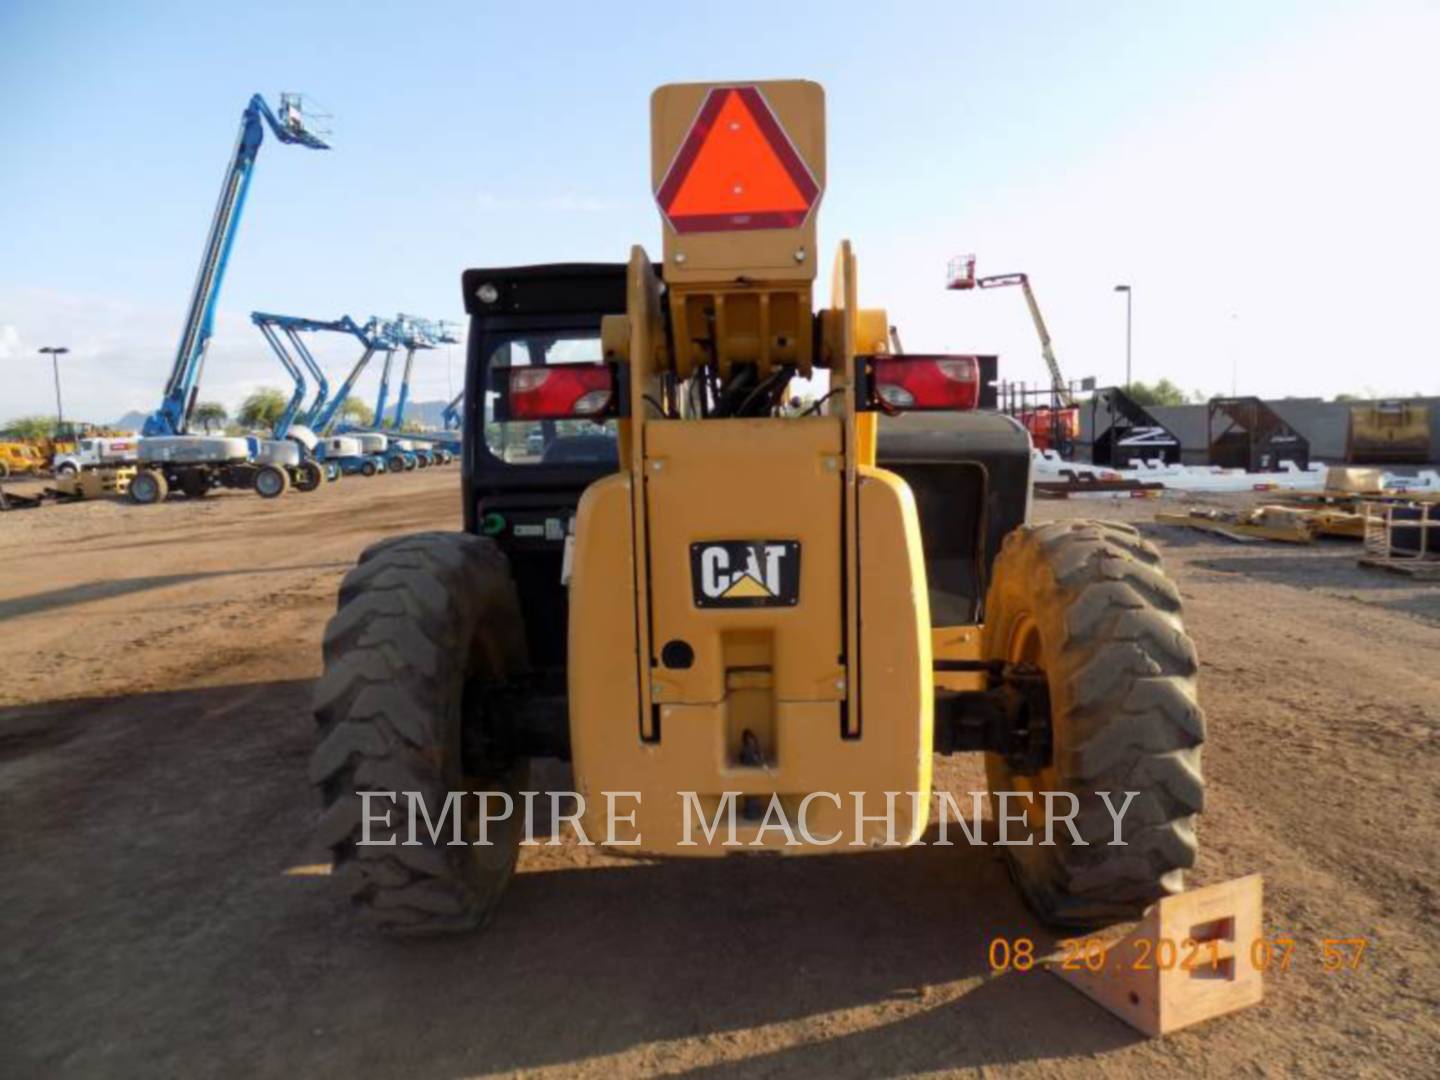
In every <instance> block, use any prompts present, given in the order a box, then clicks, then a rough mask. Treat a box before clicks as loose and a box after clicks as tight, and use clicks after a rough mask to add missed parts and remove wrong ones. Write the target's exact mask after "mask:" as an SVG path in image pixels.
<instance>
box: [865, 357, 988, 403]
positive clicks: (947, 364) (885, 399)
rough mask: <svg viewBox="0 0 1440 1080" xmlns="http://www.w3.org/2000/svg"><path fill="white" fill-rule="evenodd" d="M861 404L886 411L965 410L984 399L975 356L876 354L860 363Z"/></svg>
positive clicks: (977, 360)
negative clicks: (981, 397)
mask: <svg viewBox="0 0 1440 1080" xmlns="http://www.w3.org/2000/svg"><path fill="white" fill-rule="evenodd" d="M860 371H861V380H860V383H861V385H860V387H859V389H860V391H861V393H860V407H861V408H863V409H871V410H878V411H880V412H885V413H900V412H962V411H965V410H967V409H973V408H975V407H976V405H977V404H978V403H979V401H980V360H979V358H978V357H974V356H921V355H912V354H906V355H904V356H872V357H864V358H862V362H861V364H860Z"/></svg>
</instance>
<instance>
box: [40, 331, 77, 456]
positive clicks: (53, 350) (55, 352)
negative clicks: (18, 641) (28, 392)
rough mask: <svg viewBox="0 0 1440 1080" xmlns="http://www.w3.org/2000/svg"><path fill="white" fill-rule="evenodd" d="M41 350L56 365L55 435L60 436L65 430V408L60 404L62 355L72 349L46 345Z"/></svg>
mask: <svg viewBox="0 0 1440 1080" xmlns="http://www.w3.org/2000/svg"><path fill="white" fill-rule="evenodd" d="M40 351H41V352H42V353H46V354H48V355H49V357H50V363H51V364H53V365H54V367H55V436H56V438H59V437H60V435H61V434H62V433H63V432H64V431H65V408H64V406H62V405H61V404H60V357H62V356H64V355H65V354H66V353H68V352H69V351H70V350H69V349H67V348H65V346H63V345H60V346H55V345H46V346H45V347H44V348H42V349H41V350H40Z"/></svg>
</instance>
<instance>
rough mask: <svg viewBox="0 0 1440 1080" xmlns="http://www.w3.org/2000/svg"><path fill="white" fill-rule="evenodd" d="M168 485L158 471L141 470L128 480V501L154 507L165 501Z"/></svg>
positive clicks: (163, 475) (168, 492)
mask: <svg viewBox="0 0 1440 1080" xmlns="http://www.w3.org/2000/svg"><path fill="white" fill-rule="evenodd" d="M168 494H170V485H169V484H167V483H166V482H165V474H164V473H162V472H161V471H160V470H159V469H141V470H140V471H139V472H138V473H136V474H135V475H134V476H133V477H131V479H130V501H131V502H133V503H137V504H139V505H140V506H154V505H155V504H156V503H162V502H164V501H165V496H166V495H168Z"/></svg>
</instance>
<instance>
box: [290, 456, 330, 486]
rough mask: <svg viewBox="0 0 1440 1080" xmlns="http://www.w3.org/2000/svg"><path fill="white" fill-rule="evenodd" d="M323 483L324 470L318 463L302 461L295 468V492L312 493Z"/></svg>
mask: <svg viewBox="0 0 1440 1080" xmlns="http://www.w3.org/2000/svg"><path fill="white" fill-rule="evenodd" d="M324 483H325V469H324V468H323V467H322V466H321V464H320V463H319V462H318V461H302V462H301V463H300V464H299V465H297V466H296V467H295V490H296V491H306V492H309V491H314V490H315V489H316V488H318V487H320V486H321V485H322V484H324Z"/></svg>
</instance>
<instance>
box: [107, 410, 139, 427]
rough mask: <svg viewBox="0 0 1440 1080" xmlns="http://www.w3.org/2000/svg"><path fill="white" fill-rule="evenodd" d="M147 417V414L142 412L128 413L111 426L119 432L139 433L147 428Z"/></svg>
mask: <svg viewBox="0 0 1440 1080" xmlns="http://www.w3.org/2000/svg"><path fill="white" fill-rule="evenodd" d="M145 416H146V414H145V413H142V412H134V411H131V412H127V413H126V414H125V415H124V416H122V417H120V419H119V420H116V421H115V422H114V423H113V424H111V425H110V426H111V427H113V428H115V429H116V430H117V431H139V430H140V429H141V428H142V427H144V426H145Z"/></svg>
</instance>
